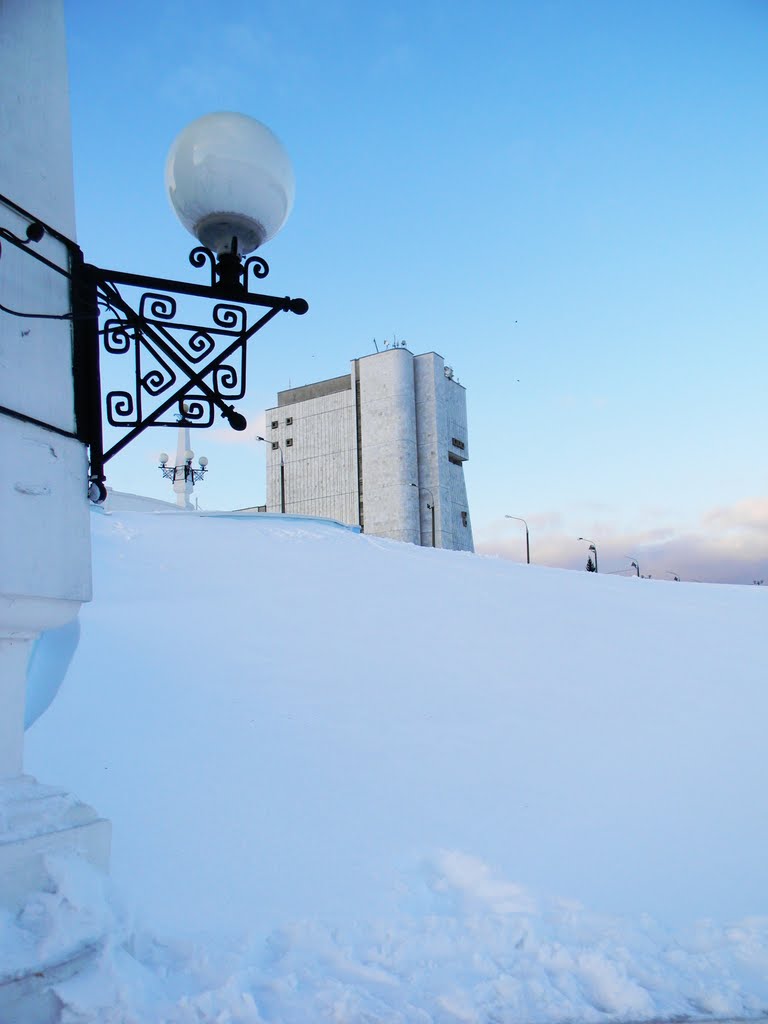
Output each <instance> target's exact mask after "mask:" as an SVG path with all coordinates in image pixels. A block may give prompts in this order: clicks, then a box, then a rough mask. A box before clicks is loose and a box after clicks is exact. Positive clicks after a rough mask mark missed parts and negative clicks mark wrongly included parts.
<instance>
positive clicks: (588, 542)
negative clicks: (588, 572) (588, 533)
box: [579, 537, 597, 572]
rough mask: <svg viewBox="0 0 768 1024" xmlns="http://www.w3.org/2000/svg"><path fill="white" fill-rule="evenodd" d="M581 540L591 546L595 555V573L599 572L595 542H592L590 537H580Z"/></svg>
mask: <svg viewBox="0 0 768 1024" xmlns="http://www.w3.org/2000/svg"><path fill="white" fill-rule="evenodd" d="M579 540H583V541H585V542H586V543H587V544H589V550H590V551H592V552H594V555H595V572H597V548H596V547H595V542H594V541H593V540H590V539H589V537H579Z"/></svg>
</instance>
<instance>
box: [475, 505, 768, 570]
mask: <svg viewBox="0 0 768 1024" xmlns="http://www.w3.org/2000/svg"><path fill="white" fill-rule="evenodd" d="M538 518H539V520H540V521H541V523H542V526H541V528H540V530H539V531H536V530H535V529H534V522H535V519H534V517H531V519H530V520H529V526H530V528H531V559H532V561H533V562H535V563H537V564H539V565H549V566H557V567H560V568H564V569H583V568H584V566H585V564H586V560H587V547H586V545H585V544H584V543H580V542H579V541H577V540H576V538H575V537H574V536H572V535H571V534H568V535H566V534H565V533H564V532H563V531H562V529H561V528H560V527H559V526H558V527H557V528H555V529H552V528H548V527H547V526H545V525H544V524H545V523H546V522H547V520H548V518H549V517H547V516H542V517H538ZM553 518H556V517H553ZM508 527H509V524H508V523H507V524H506V529H504V532H503V535H502V527H501V524H494V525H493V526H492V527H491V528H490V529H489V530H488V531H487V533H486V534H485V535H482V534H481V535H479V536H478V537H477V538H476V547H477V550H478V552H480V553H481V554H490V555H499V556H501V557H504V558H511V559H513V560H515V561H522V560H523V559H524V556H525V548H524V541H522V540H521V538H520V537H517V536H515V535H512V534H510V532H509V528H508ZM585 536H589V537H590V538H592V539H593V540H594V542H595V544H596V546H597V550H598V556H599V565H600V570H601V571H602V572H612V571H616V570H619V569H622V568H629V564H630V561H631V560H632V559H635V560H636V561H637V562H638V563H639V565H640V569H641V572H642V573H643V575H648V574H650V575H652V576H653V577H654V578H662V579H669V580H671V579H672V578H673V575H677V576H679V577H680V578H681V579H685V580H700V581H704V582H712V583H750V584H751V583H752V582H753V580H756V579H765V581H766V585H768V498H766V497H753V498H745V499H743V500H742V501H739V502H736V503H735V504H733V505H728V506H718V507H717V508H714V509H711V510H710V511H708V512H707V513H705V514H704V515H703V516H702V517H701V519H700V521H699V523H697V524H696V525H695V526H694V527H693V528H690V527H681V526H679V525H676V524H674V523H667V524H663V525H661V526H659V527H655V528H653V529H650V530H635V531H621V530H617V529H616V528H615V527H611V526H609V525H607V524H601V523H597V522H595V523H593V524H592V526H591V527H590V528H589V529H588V530H586V532H585Z"/></svg>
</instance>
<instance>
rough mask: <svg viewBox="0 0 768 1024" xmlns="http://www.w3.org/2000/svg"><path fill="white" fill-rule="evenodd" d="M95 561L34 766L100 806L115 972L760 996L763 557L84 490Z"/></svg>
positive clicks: (206, 989)
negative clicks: (171, 506)
mask: <svg viewBox="0 0 768 1024" xmlns="http://www.w3.org/2000/svg"><path fill="white" fill-rule="evenodd" d="M94 572H95V599H94V602H93V603H92V604H91V605H90V606H87V607H86V608H84V609H83V612H82V615H81V641H80V646H79V648H78V650H77V652H76V654H75V657H74V659H73V662H72V666H71V669H70V671H69V674H68V676H67V679H66V681H65V683H64V685H63V686H62V688H61V691H60V692H59V694H58V696H57V698H56V700H55V701H54V703H53V705H52V706H51V708H50V709H49V710H48V711H47V712H46V714H45V715H44V716H43V717H42V718H41V719H40V720H39V722H38V723H37V724H36V725H34V726H33V727H32V729H31V730H30V732H29V733H28V734H27V770H28V771H30V772H31V773H32V774H34V775H36V776H38V777H39V778H40V779H41V780H43V781H50V782H56V783H57V784H63V785H66V786H67V787H69V788H71V789H72V790H73V791H74V792H76V793H77V794H78V796H80V797H81V798H82V799H84V800H86V801H87V802H89V803H91V804H93V805H94V806H95V807H97V808H98V809H99V811H100V812H101V813H103V814H104V815H106V816H107V817H110V818H111V819H112V821H113V824H114V850H113V877H114V881H115V883H116V885H117V887H118V889H119V891H120V893H121V894H122V899H123V900H124V901H125V902H126V903H127V904H128V905H132V906H135V907H136V910H137V913H138V915H139V918H140V921H141V925H139V926H136V927H135V929H134V932H135V934H134V939H133V945H132V947H131V948H132V950H133V952H134V954H135V955H136V957H137V958H138V960H139V962H140V965H143V966H142V967H141V970H143V971H146V972H148V973H147V974H146V976H145V975H142V977H141V982H140V983H139V982H138V981H135V979H134V981H135V984H133V983H131V984H129V983H128V981H127V980H126V979H127V978H128V977H129V976H130V977H131V978H133V974H132V973H131V972H135V971H137V970H139V966H137V964H136V962H135V961H130V962H128V961H127V958H126V957H125V956H124V955H123V954H118V955H117V956H116V959H114V960H111V961H110V962H109V965H104V966H103V977H102V978H101V982H104V979H105V978H106V977H107V975H110V976H113V977H114V978H115V979H116V984H118V983H119V986H121V989H120V990H121V992H122V993H123V994H122V995H121V997H120V998H121V999H124V1000H127V1002H126V1005H129V1004H130V1005H133V1004H132V1003H131V1000H134V1001H136V1005H139V1004H140V1003H141V1000H142V999H144V1000H149V1001H150V1002H152V1000H154V1001H155V1002H154V1003H152V1005H154V1006H157V1005H160V1003H159V1002H158V1000H159V1001H161V1002H162V1000H165V1001H166V1002H167V1006H166V1009H165V1010H164V1013H166V1016H165V1017H163V1019H168V1020H171V1019H173V1020H179V1021H182V1020H187V1019H189V1020H195V1021H198V1020H206V1021H207V1020H211V1021H213V1020H217V1019H219V1018H217V1017H216V1016H215V1015H216V1013H219V1012H221V1013H223V1012H224V1010H226V1012H228V1013H230V1015H231V1016H230V1018H225V1017H222V1018H221V1019H222V1020H223V1019H231V1020H241V1019H242V1020H244V1021H245V1020H248V1021H262V1020H265V1021H267V1020H268V1021H294V1020H295V1021H297V1022H298V1021H307V1020H310V1019H331V1020H336V1021H350V1022H351V1021H363V1020H365V1021H400V1020H402V1021H436V1022H437V1021H439V1022H443V1021H456V1020H465V1021H478V1022H480V1021H488V1022H490V1021H507V1020H508V1021H512V1020H520V1019H521V1017H525V1019H527V1020H531V1021H534V1020H537V1021H538V1020H541V1021H549V1020H561V1019H565V1018H571V1019H584V1020H600V1019H605V1018H606V1017H624V1018H627V1019H640V1018H645V1017H651V1016H654V1015H664V1014H666V1015H672V1014H689V1015H693V1016H696V1015H707V1014H716V1015H721V1016H722V1015H727V1014H752V1015H754V1014H758V1013H759V1012H760V1011H761V1010H763V1011H765V1009H766V1007H768V980H766V977H767V976H768V918H763V919H761V918H760V917H759V915H768V884H766V883H767V881H768V860H767V859H766V852H767V845H768V844H767V843H766V840H767V839H768V815H766V811H765V807H764V796H763V793H762V786H763V780H764V778H765V767H766V761H767V760H768V755H766V750H765V736H764V734H765V721H766V712H768V694H767V693H766V686H765V680H766V672H765V656H764V636H765V627H764V622H765V616H766V611H768V609H767V608H766V594H765V593H764V592H763V591H762V588H757V587H755V588H746V587H742V588H739V587H726V586H706V585H696V584H683V583H680V584H674V583H664V582H656V581H646V580H638V579H635V578H631V579H623V578H617V577H607V576H600V575H597V576H596V575H593V574H587V573H572V572H566V571H562V570H554V569H542V568H537V567H535V566H531V567H527V566H524V565H515V564H510V563H507V562H502V561H497V560H492V559H485V558H480V557H477V556H472V555H466V554H459V553H454V552H444V551H439V550H437V551H435V550H432V549H422V548H414V547H411V546H408V545H403V544H397V543H394V542H388V541H383V540H379V539H376V538H369V537H364V536H359V535H356V534H353V533H351V532H348V531H346V530H343V529H340V528H338V527H333V526H330V525H324V524H320V523H317V522H307V521H301V520H291V519H281V518H280V517H266V516H258V517H246V518H233V517H230V518H216V517H208V516H197V515H193V514H174V513H170V514H151V515H148V514H141V513H120V514H113V515H104V514H94ZM582 907H586V908H588V909H582ZM648 915H650V917H649V916H648ZM652 919H655V921H656V922H659V923H658V924H655V923H654V921H653V920H652ZM702 919H708V920H704V923H699V924H694V922H696V921H701V920H702ZM736 922H740V923H738V924H736ZM670 926H671V927H673V928H674V929H675V932H674V937H672V935H671V934H670V932H669V931H667V930H666V929H667V928H668V927H670ZM129 930H130V929H129ZM148 932H151V933H153V934H154V935H155V936H156V937H157V936H161V937H162V941H160V940H159V939H158V940H157V942H158V943H159V944H156V943H155V941H154V940H149V939H147V938H146V935H147V934H148ZM141 936H144V937H143V938H140V937H141ZM246 936H247V937H246ZM265 940H266V943H265ZM189 943H197V944H198V945H197V947H194V948H197V949H204V950H205V951H206V952H205V955H204V956H203V955H202V954H200V955H198V954H197V953H195V952H194V951H193V947H192V946H190V945H189ZM201 957H202V959H201ZM148 979H151V980H148ZM81 984H83V985H85V983H84V982H82V983H81ZM72 991H73V990H70V997H72V998H75V997H74V996H73V995H72ZM99 991H101V990H100V989H99V988H98V986H96V987H95V988H94V989H93V990H89V989H88V988H87V985H85V988H84V989H83V990H82V991H81V992H80V995H79V996H78V998H81V999H82V1000H83V1006H90V1005H91V1004H92V1003H93V1001H94V1000H96V1001H98V998H107V997H105V996H103V993H102V995H101V996H99V995H98V992H99ZM139 992H140V993H141V994H137V993H139ZM94 993H96V994H94ZM195 993H197V995H195ZM109 998H110V999H111V1000H112V1001H114V1000H115V999H116V998H117V997H116V996H115V995H114V993H113V995H112V996H111V997H109ZM89 1000H90V1001H91V1002H89ZM185 1000H186V1001H185ZM190 1000H192V1002H190ZM193 1004H194V1007H195V1008H194V1013H197V1012H198V1009H199V1010H200V1014H201V1015H198V1016H194V1015H193V1010H189V1013H190V1016H189V1017H185V1016H184V1015H183V1013H185V1012H187V1010H183V1012H182V1009H183V1007H187V1009H189V1007H190V1006H192V1005H193ZM94 1005H95V1003H94ZM147 1005H149V1004H147ZM163 1005H164V1006H165V1005H166V1004H165V1003H163ZM171 1007H175V1009H171ZM180 1007H181V1009H180ZM84 1012H85V1011H84ZM126 1013H127V1011H126ZM238 1013H241V1014H242V1016H237V1014H238ZM174 1014H175V1015H176V1016H174ZM206 1014H207V1015H208V1016H206ZM233 1014H234V1016H232V1015H233ZM366 1014H367V1015H366ZM105 1019H106V1018H105ZM114 1019H115V1020H122V1019H126V1020H127V1019H129V1018H128V1016H125V1017H120V1016H116V1017H115V1018H114ZM158 1019H159V1018H158Z"/></svg>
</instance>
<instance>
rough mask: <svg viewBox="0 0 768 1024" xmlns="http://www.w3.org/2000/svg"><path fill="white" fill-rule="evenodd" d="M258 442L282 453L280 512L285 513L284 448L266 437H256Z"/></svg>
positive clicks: (258, 435)
mask: <svg viewBox="0 0 768 1024" xmlns="http://www.w3.org/2000/svg"><path fill="white" fill-rule="evenodd" d="M256 440H257V441H263V442H264V444H269V445H271V446H272V450H273V451H275V450H277V451H279V452H280V511H281V512H282V513H284V512H285V461H284V460H283V447H282V445H281V444H280V442H279V441H268V440H267V439H266V437H262V436H261V435H260V434H257V435H256Z"/></svg>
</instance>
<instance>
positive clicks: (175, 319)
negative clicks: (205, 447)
mask: <svg viewBox="0 0 768 1024" xmlns="http://www.w3.org/2000/svg"><path fill="white" fill-rule="evenodd" d="M0 204H2V205H4V206H5V207H7V208H8V210H10V211H11V213H12V215H13V216H14V217H21V218H23V219H24V220H26V230H25V237H23V236H21V234H19V235H16V234H15V233H14V232H12V231H11V230H9V229H8V228H7V227H5V226H3V225H0V239H2V241H3V243H8V244H9V245H11V246H14V247H15V248H16V249H17V250H19V251H21V252H24V253H27V254H28V256H29V257H30V258H34V259H35V260H36V261H37V262H38V263H39V264H41V265H43V266H45V267H47V268H48V269H49V270H50V271H51V272H53V273H56V274H60V275H63V276H64V277H65V278H68V279H69V282H70V304H71V310H68V311H62V312H60V313H59V312H47V311H46V312H37V311H32V310H30V311H17V310H14V309H11V308H8V307H4V306H0V311H3V312H5V313H7V314H11V315H14V316H29V317H35V318H40V319H52V320H53V319H55V320H71V321H72V325H73V369H74V384H75V413H76V420H77V432H76V435H74V436H76V437H77V438H78V439H79V440H80V441H82V442H83V443H84V444H87V445H88V447H89V450H90V473H89V496H90V497H91V499H92V500H94V501H103V499H104V497H105V496H106V491H105V488H104V480H105V475H104V466H105V463H106V462H108V461H109V459H111V458H113V457H114V456H115V455H117V454H118V452H120V451H122V450H123V448H125V447H126V446H127V445H128V444H130V443H131V442H132V441H133V440H134V439H135V438H136V437H137V436H138V435H139V434H140V433H141V432H142V431H144V430H146V429H147V428H148V427H159V426H172V427H176V426H178V424H179V422H182V423H188V424H189V425H191V426H196V427H206V426H211V425H212V424H213V423H214V421H215V416H216V413H217V412H218V413H219V414H220V415H221V416H222V417H223V418H224V419H225V420H226V421H227V422H228V423H229V425H230V426H231V427H232V428H233V429H234V430H244V429H245V427H246V426H247V423H246V420H245V417H244V416H243V415H242V413H240V412H238V411H237V410H236V409H235V407H234V405H232V402H233V401H235V400H237V399H240V398H242V397H243V396H244V395H245V382H246V353H247V345H248V341H249V340H250V339H251V338H252V337H253V335H254V334H256V333H257V332H258V331H260V330H261V328H262V327H264V326H265V325H266V324H267V323H269V321H270V320H271V319H273V317H275V316H277V314H278V313H281V312H291V313H295V314H297V315H302V314H304V313H306V312H307V309H308V306H307V303H306V302H305V300H304V299H291V298H288V297H287V296H286V297H279V296H274V295H262V294H259V293H257V292H252V291H251V290H250V289H249V287H248V285H249V283H250V281H251V280H252V279H255V280H261V279H263V278H264V277H266V276H267V274H268V273H269V266H268V264H267V262H266V260H264V259H263V258H262V257H261V256H251V257H249V258H248V259H246V260H243V258H242V256H241V255H240V254H239V253H238V249H237V239H236V238H233V239H232V243H231V245H230V247H229V251H228V252H223V253H221V254H219V255H218V256H216V255H215V254H214V253H213V252H212V251H211V250H210V249H208V248H206V247H205V246H198V247H197V248H195V249H193V250H192V252H191V253H190V255H189V261H190V263H191V265H192V266H193V267H195V268H197V269H201V268H203V267H204V266H205V265H206V264H208V266H209V269H210V284H208V285H200V284H193V283H189V282H186V281H175V280H168V279H163V278H154V277H147V276H145V275H141V274H129V273H126V272H123V271H114V270H104V269H102V268H99V267H95V266H93V265H91V264H89V263H86V262H85V259H84V257H83V253H82V251H81V250H80V248H79V246H78V245H77V244H76V243H75V242H73V241H72V240H71V239H69V238H67V237H66V236H65V235H62V234H61V233H60V232H59V231H57V230H56V229H55V228H54V227H52V226H51V225H49V224H44V223H43V222H42V221H40V220H39V219H38V218H37V217H35V216H34V215H33V214H31V213H29V212H28V211H27V210H24V209H23V208H22V207H20V206H19V205H18V204H16V203H14V202H13V200H11V199H9V198H7V197H6V196H2V195H0ZM44 236H50V238H52V239H55V240H56V241H58V242H60V243H61V244H62V245H63V246H64V247H65V250H66V253H67V261H66V265H60V264H58V263H56V262H54V261H53V260H51V259H49V258H48V256H46V255H44V253H43V252H42V251H40V250H37V251H35V250H36V249H37V246H36V245H34V244H30V243H37V242H40V241H41V240H42V239H43V237H44ZM0 256H2V248H0ZM124 289H129V290H130V291H124ZM137 292H138V293H140V294H139V296H138V299H135V298H134V296H135V295H136V293H137ZM185 296H190V297H194V298H197V299H206V300H209V301H210V302H211V307H210V308H209V311H208V318H209V322H207V323H203V324H200V323H195V322H187V321H186V320H185V319H184V316H185V299H184V297H185ZM107 311H108V312H107ZM107 357H110V359H109V362H112V361H113V360H112V359H111V357H114V362H115V364H117V365H118V366H120V367H122V368H123V369H124V371H125V370H128V369H129V367H130V370H129V372H130V375H131V378H132V383H131V384H130V385H126V383H125V381H124V380H123V379H121V380H120V383H119V384H118V386H116V387H112V386H111V385H110V386H109V387H108V388H106V389H104V392H103V391H102V384H101V380H102V371H106V370H107V367H106V365H103V364H106V363H107V362H108V360H107ZM109 379H110V381H111V380H112V379H113V377H112V374H111V372H110V375H109ZM105 412H106V418H107V422H108V423H109V424H110V426H112V427H113V428H115V429H117V430H122V431H123V433H122V435H121V436H120V437H119V438H118V439H117V440H115V441H114V443H112V444H111V446H110V447H109V448H105V445H104V434H103V418H104V413H105ZM10 413H11V414H12V415H19V416H21V414H16V413H15V412H14V411H13V410H10ZM35 422H37V421H35ZM44 425H45V424H44ZM50 429H53V430H55V429H58V428H55V427H50ZM59 432H60V433H61V432H62V431H59ZM64 433H66V432H64ZM67 436H73V435H69V434H67Z"/></svg>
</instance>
